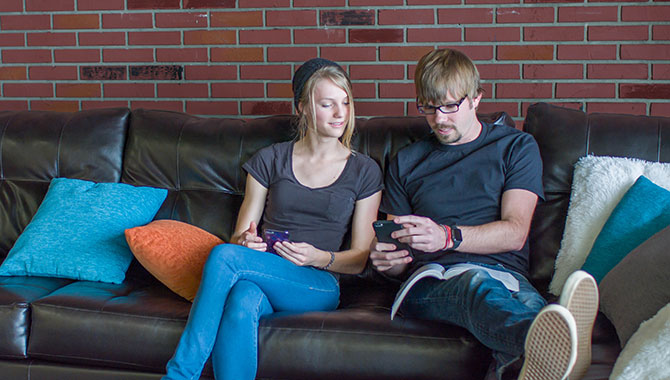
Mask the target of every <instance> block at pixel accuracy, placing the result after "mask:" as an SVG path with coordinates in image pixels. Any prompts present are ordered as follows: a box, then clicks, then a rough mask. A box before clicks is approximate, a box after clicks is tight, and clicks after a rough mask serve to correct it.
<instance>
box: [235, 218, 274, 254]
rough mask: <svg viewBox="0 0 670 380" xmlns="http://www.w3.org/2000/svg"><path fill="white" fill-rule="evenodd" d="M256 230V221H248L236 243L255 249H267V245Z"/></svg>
mask: <svg viewBox="0 0 670 380" xmlns="http://www.w3.org/2000/svg"><path fill="white" fill-rule="evenodd" d="M257 230H258V227H256V222H251V223H249V228H248V229H247V230H246V231H244V232H242V234H241V235H240V237H239V238H238V239H237V242H236V244H238V245H242V246H245V247H247V248H251V249H255V250H256V251H265V250H267V248H268V245H267V244H266V243H265V242H264V241H263V239H262V238H261V237H260V236H258V231H257Z"/></svg>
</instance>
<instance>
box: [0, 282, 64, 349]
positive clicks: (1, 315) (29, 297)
mask: <svg viewBox="0 0 670 380" xmlns="http://www.w3.org/2000/svg"><path fill="white" fill-rule="evenodd" d="M71 282H72V281H71V280H65V279H56V278H46V277H0V342H2V344H0V358H4V359H17V358H25V357H26V349H27V347H28V336H29V332H30V302H32V301H34V300H35V299H38V298H40V297H43V296H45V295H47V294H49V293H51V292H53V291H54V290H56V289H58V288H60V287H62V286H64V285H67V284H69V283H71Z"/></svg>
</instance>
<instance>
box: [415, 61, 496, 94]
mask: <svg viewBox="0 0 670 380" xmlns="http://www.w3.org/2000/svg"><path fill="white" fill-rule="evenodd" d="M414 85H415V87H416V97H417V102H418V103H419V104H428V103H433V104H440V103H441V102H443V101H444V98H445V97H446V96H447V94H450V95H452V96H454V97H455V98H456V100H458V99H460V98H462V97H464V96H468V97H470V99H471V100H472V99H474V98H476V97H477V96H478V95H479V94H481V93H482V92H483V89H482V87H481V83H480V78H479V71H477V67H475V64H474V63H472V61H471V60H470V58H468V57H467V56H466V55H465V54H463V53H461V52H460V51H458V50H451V49H440V50H433V51H432V52H430V53H428V54H426V55H424V56H423V57H421V59H420V60H419V63H418V64H417V66H416V71H415V75H414Z"/></svg>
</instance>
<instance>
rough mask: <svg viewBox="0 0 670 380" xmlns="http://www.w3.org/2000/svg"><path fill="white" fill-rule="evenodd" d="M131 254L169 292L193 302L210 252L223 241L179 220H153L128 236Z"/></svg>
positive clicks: (126, 233) (135, 229) (127, 233)
mask: <svg viewBox="0 0 670 380" xmlns="http://www.w3.org/2000/svg"><path fill="white" fill-rule="evenodd" d="M125 235H126V240H127V241H128V246H129V247H130V250H131V251H133V255H135V258H136V259H137V261H139V262H140V263H141V264H142V266H143V267H144V268H146V269H147V270H148V271H149V273H151V274H152V275H153V276H154V277H156V279H158V280H159V281H160V282H162V283H163V284H165V286H167V287H168V288H170V290H172V291H173V292H175V293H176V294H178V295H180V296H182V297H184V298H185V299H187V300H189V301H193V299H194V298H195V294H196V293H197V291H198V288H199V287H200V279H201V278H202V268H203V267H204V266H205V262H206V261H207V257H208V256H209V252H210V251H211V250H212V248H214V247H215V246H217V245H219V244H223V240H221V239H219V238H218V237H216V236H214V235H212V234H210V233H209V232H207V231H205V230H203V229H201V228H198V227H196V226H193V225H190V224H188V223H184V222H180V221H177V220H170V219H161V220H154V221H153V222H151V223H149V224H147V225H146V226H140V227H135V228H129V229H127V230H126V232H125Z"/></svg>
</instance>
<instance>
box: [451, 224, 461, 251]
mask: <svg viewBox="0 0 670 380" xmlns="http://www.w3.org/2000/svg"><path fill="white" fill-rule="evenodd" d="M449 228H450V229H451V248H449V249H456V248H458V246H459V245H461V243H462V242H463V234H461V230H460V229H459V228H458V227H456V226H449Z"/></svg>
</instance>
